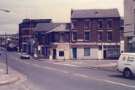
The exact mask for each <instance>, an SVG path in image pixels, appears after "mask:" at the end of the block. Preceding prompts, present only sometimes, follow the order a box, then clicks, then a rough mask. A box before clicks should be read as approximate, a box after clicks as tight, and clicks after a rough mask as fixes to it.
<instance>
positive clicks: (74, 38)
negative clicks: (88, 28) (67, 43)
mask: <svg viewBox="0 0 135 90" xmlns="http://www.w3.org/2000/svg"><path fill="white" fill-rule="evenodd" d="M72 40H73V41H75V40H77V32H73V33H72Z"/></svg>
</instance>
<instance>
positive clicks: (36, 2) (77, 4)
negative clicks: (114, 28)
mask: <svg viewBox="0 0 135 90" xmlns="http://www.w3.org/2000/svg"><path fill="white" fill-rule="evenodd" d="M95 8H96V9H99V8H101V9H102V8H103V9H105V8H118V9H119V11H120V15H121V16H123V0H0V9H9V10H10V11H11V13H5V12H2V11H0V33H5V32H6V33H16V32H18V24H19V23H20V22H21V21H22V19H24V18H36V19H41V18H44V19H45V18H52V19H53V21H55V22H69V21H70V11H71V9H95Z"/></svg>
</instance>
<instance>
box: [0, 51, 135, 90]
mask: <svg viewBox="0 0 135 90" xmlns="http://www.w3.org/2000/svg"><path fill="white" fill-rule="evenodd" d="M1 53H2V55H1V56H0V61H1V62H3V63H4V62H5V56H4V52H3V51H1ZM8 64H9V66H10V67H11V68H13V69H15V70H16V71H18V72H20V73H22V74H23V75H25V76H26V77H27V82H26V84H27V86H28V87H30V88H31V90H135V79H133V80H129V79H124V78H123V77H122V76H121V74H120V73H119V72H112V71H104V70H98V69H93V68H91V69H90V68H79V67H74V66H64V65H58V64H54V63H53V62H50V61H49V60H44V61H38V60H33V59H30V60H21V59H20V55H19V54H18V53H16V52H8Z"/></svg>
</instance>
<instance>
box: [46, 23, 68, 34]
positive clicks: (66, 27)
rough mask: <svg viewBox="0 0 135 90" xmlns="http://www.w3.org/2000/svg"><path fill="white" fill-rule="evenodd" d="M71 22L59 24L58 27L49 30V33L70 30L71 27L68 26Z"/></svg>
mask: <svg viewBox="0 0 135 90" xmlns="http://www.w3.org/2000/svg"><path fill="white" fill-rule="evenodd" d="M67 25H69V24H67V23H61V24H60V25H59V26H57V27H56V28H53V29H52V30H50V31H48V32H47V33H50V32H68V31H69V30H70V28H68V26H67Z"/></svg>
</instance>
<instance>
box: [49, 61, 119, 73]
mask: <svg viewBox="0 0 135 90" xmlns="http://www.w3.org/2000/svg"><path fill="white" fill-rule="evenodd" d="M117 61H118V60H72V61H71V60H66V61H59V60H53V61H50V62H53V63H54V64H59V65H66V66H73V67H81V68H90V69H91V68H96V69H101V70H108V71H116V69H117Z"/></svg>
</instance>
